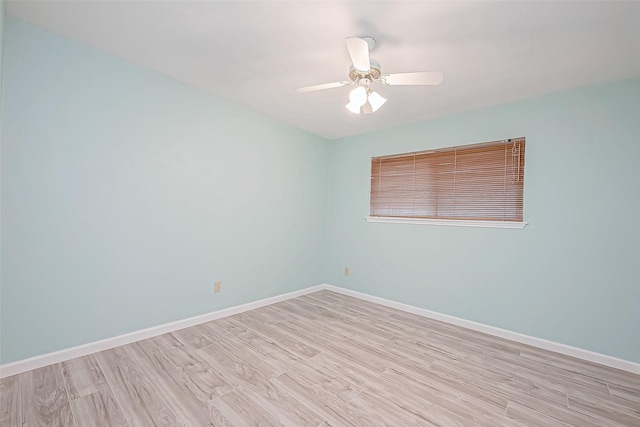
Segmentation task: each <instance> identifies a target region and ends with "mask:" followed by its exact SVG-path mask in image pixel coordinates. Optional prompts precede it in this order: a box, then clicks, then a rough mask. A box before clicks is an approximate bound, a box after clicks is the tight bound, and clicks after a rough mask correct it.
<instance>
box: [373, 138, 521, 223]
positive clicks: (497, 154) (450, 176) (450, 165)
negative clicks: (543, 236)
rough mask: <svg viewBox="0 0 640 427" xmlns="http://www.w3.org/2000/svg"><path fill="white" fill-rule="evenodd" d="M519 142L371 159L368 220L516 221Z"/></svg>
mask: <svg viewBox="0 0 640 427" xmlns="http://www.w3.org/2000/svg"><path fill="white" fill-rule="evenodd" d="M524 154H525V138H513V139H509V140H502V141H493V142H487V143H482V144H474V145H466V146H458V147H450V148H444V149H439V150H431V151H424V152H417V153H407V154H399V155H394V156H384V157H374V158H372V159H371V199H370V201H371V205H370V216H378V217H407V218H432V219H460V220H479V221H522V220H523V194H524Z"/></svg>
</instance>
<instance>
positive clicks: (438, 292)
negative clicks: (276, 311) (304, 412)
mask: <svg viewBox="0 0 640 427" xmlns="http://www.w3.org/2000/svg"><path fill="white" fill-rule="evenodd" d="M392 102H393V99H391V100H390V101H389V104H388V106H385V108H392V107H393V106H392V105H391V104H390V103H392ZM639 118H640V80H639V79H636V80H628V81H623V82H618V83H614V84H609V85H605V86H599V87H592V88H587V89H583V90H576V91H572V92H568V93H563V94H558V95H554V96H547V97H544V98H539V99H534V100H529V101H526V102H518V103H514V104H510V105H504V106H500V107H496V108H488V109H483V110H480V111H474V112H469V113H467V114H462V115H458V116H454V117H447V118H441V119H437V120H432V121H427V122H423V123H420V124H415V125H409V126H403V127H399V128H395V129H390V130H386V131H383V132H376V133H373V134H368V135H361V136H356V137H351V138H346V139H342V140H337V141H333V142H331V151H330V173H329V176H330V178H329V180H330V183H329V205H328V219H327V227H328V236H327V248H328V250H327V263H326V272H325V273H326V274H325V278H326V281H327V282H328V283H331V284H334V285H337V286H343V287H346V288H349V289H353V290H357V291H361V292H365V293H368V294H371V295H376V296H380V297H384V298H388V299H391V300H395V301H400V302H403V303H407V304H412V305H415V306H418V307H423V308H426V309H430V310H434V311H438V312H441V313H445V314H449V315H453V316H458V317H461V318H464V319H468V320H472V321H477V322H481V323H485V324H488V325H493V326H497V327H500V328H504V329H508V330H511V331H516V332H521V333H524V334H528V335H532V336H535V337H539V338H544V339H548V340H553V341H557V342H560V343H564V344H568V345H572V346H576V347H581V348H584V349H588V350H592V351H596V352H599V353H603V354H607V355H611V356H614V357H619V358H623V359H627V360H631V361H635V362H640V332H639V330H638V326H639V325H640V223H639V222H638V216H639V214H640V190H639V187H638V185H639V184H640V179H639V178H638V165H639V164H640V139H639V137H638V135H640V120H639ZM517 136H525V137H526V138H527V153H526V165H525V174H526V175H525V220H526V221H529V223H530V224H529V225H528V226H527V227H526V228H525V229H524V230H506V229H483V228H461V227H460V228H458V227H438V226H417V225H397V224H377V223H367V222H365V220H364V218H365V216H367V214H368V203H369V194H368V193H369V176H370V175H369V174H370V169H369V168H370V157H371V156H378V155H385V154H393V153H401V152H407V151H415V150H424V149H430V148H435V147H444V146H451V145H461V144H469V143H475V142H483V141H491V140H496V139H502V138H508V137H517ZM344 267H349V268H350V276H349V277H345V276H344V275H343V271H344Z"/></svg>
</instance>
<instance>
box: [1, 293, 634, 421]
mask: <svg viewBox="0 0 640 427" xmlns="http://www.w3.org/2000/svg"><path fill="white" fill-rule="evenodd" d="M253 425H260V426H296V427H299V426H300V427H302V426H311V427H317V426H321V427H330V426H465V427H473V426H491V427H496V426H563V427H566V426H580V427H588V426H612V427H616V426H636V427H637V426H640V376H638V375H634V374H630V373H627V372H623V371H618V370H615V369H612V368H607V367H604V366H599V365H596V364H592V363H588V362H584V361H580V360H577V359H573V358H570V357H566V356H562V355H559V354H555V353H550V352H547V351H544V350H539V349H536V348H532V347H528V346H525V345H522V344H518V343H514V342H511V341H507V340H504V339H500V338H496V337H493V336H489V335H485V334H481V333H478V332H474V331H470V330H466V329H463V328H459V327H456V326H452V325H449V324H445V323H440V322H436V321H433V320H429V319H425V318H423V317H419V316H415V315H412V314H408V313H404V312H401V311H398V310H394V309H391V308H387V307H383V306H379V305H376V304H372V303H369V302H365V301H361V300H358V299H354V298H350V297H347V296H344V295H341V294H337V293H333V292H329V291H321V292H316V293H313V294H309V295H305V296H302V297H299V298H296V299H292V300H288V301H285V302H281V303H278V304H274V305H271V306H268V307H263V308H260V309H257V310H253V311H250V312H246V313H242V314H238V315H235V316H231V317H227V318H224V319H219V320H216V321H213V322H209V323H205V324H201V325H198V326H194V327H191V328H187V329H183V330H180V331H177V332H173V333H170V334H165V335H162V336H159V337H155V338H151V339H148V340H144V341H140V342H137V343H133V344H130V345H126V346H122V347H118V348H114V349H111V350H107V351H103V352H100V353H96V354H92V355H89V356H86V357H81V358H78V359H74V360H70V361H67V362H64V363H60V364H56V365H52V366H47V367H44V368H40V369H36V370H33V371H30V372H26V373H23V374H19V375H15V376H13V377H8V378H4V379H2V380H0V426H3V427H4V426H11V427H14V426H77V427H84V426H129V427H145V426H253Z"/></svg>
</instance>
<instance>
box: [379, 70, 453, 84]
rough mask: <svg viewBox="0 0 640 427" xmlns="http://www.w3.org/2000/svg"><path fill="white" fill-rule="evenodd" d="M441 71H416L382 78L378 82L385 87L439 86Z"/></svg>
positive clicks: (441, 77) (441, 78)
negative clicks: (385, 85) (380, 81)
mask: <svg viewBox="0 0 640 427" xmlns="http://www.w3.org/2000/svg"><path fill="white" fill-rule="evenodd" d="M443 78H444V77H443V75H442V72H441V71H418V72H416V73H396V74H387V75H385V76H382V77H381V79H380V80H382V83H384V84H387V85H439V84H440V83H442V80H443Z"/></svg>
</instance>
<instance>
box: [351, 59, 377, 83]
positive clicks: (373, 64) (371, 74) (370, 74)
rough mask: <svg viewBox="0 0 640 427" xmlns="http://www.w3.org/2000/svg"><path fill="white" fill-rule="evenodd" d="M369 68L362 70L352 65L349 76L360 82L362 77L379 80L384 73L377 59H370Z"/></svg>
mask: <svg viewBox="0 0 640 427" xmlns="http://www.w3.org/2000/svg"><path fill="white" fill-rule="evenodd" d="M369 64H370V65H369V69H368V70H367V71H360V70H357V69H356V68H354V67H353V65H351V67H349V78H350V79H351V80H353V81H354V82H356V83H357V82H358V81H359V80H360V79H363V78H366V79H369V80H371V81H374V80H377V79H379V78H380V76H381V75H382V71H381V67H380V63H379V62H378V61H376V60H375V59H371V60H369Z"/></svg>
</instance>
